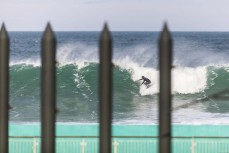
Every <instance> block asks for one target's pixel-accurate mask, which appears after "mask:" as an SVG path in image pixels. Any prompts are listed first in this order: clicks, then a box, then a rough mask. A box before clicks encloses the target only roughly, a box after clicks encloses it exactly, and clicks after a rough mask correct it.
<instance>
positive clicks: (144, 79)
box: [139, 76, 151, 88]
mask: <svg viewBox="0 0 229 153" xmlns="http://www.w3.org/2000/svg"><path fill="white" fill-rule="evenodd" d="M139 80H143V82H142V84H143V83H144V84H145V85H146V87H147V88H149V84H150V83H151V81H150V80H149V79H148V78H146V77H144V76H142V78H141V79H139Z"/></svg>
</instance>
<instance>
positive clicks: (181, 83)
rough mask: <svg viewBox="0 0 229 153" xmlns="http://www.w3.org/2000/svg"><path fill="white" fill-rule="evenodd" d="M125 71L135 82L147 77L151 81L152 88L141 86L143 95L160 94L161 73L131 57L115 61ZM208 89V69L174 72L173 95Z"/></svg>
mask: <svg viewBox="0 0 229 153" xmlns="http://www.w3.org/2000/svg"><path fill="white" fill-rule="evenodd" d="M115 64H116V65H119V66H120V67H121V68H123V69H127V70H129V71H130V73H131V77H132V80H133V81H137V80H139V79H140V78H141V77H142V76H145V77H147V78H149V79H150V80H151V85H152V86H151V87H150V88H146V86H145V85H141V86H140V90H139V93H140V94H141V95H152V94H155V93H158V92H159V71H158V70H157V69H155V68H149V67H143V66H141V65H139V64H138V63H135V62H133V61H132V60H131V59H130V58H129V57H125V58H123V59H120V60H116V61H115ZM206 87H207V68H206V67H204V66H203V67H196V68H191V67H176V68H174V69H173V70H172V92H173V93H182V94H188V93H197V92H200V91H202V90H204V89H205V88H206Z"/></svg>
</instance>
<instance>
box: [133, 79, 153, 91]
mask: <svg viewBox="0 0 229 153" xmlns="http://www.w3.org/2000/svg"><path fill="white" fill-rule="evenodd" d="M135 82H136V83H137V85H138V86H139V87H140V86H141V85H144V84H142V81H141V80H137V81H135ZM144 86H145V87H146V89H148V88H150V87H151V86H152V84H148V85H147V86H148V87H147V86H146V85H144Z"/></svg>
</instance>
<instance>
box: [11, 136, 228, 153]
mask: <svg viewBox="0 0 229 153" xmlns="http://www.w3.org/2000/svg"><path fill="white" fill-rule="evenodd" d="M216 140H217V141H216ZM111 142H112V143H111V152H112V153H157V152H158V149H159V148H158V145H159V141H158V138H157V137H151V138H144V137H142V138H135V137H132V138H129V137H128V138H123V137H122V138H119V137H115V138H113V139H112V141H111ZM40 146H41V140H40V137H27V138H22V137H17V138H16V137H14V138H10V141H9V147H10V148H9V151H10V153H39V152H40ZM171 146H172V149H171V150H172V152H175V153H217V152H222V153H226V152H228V150H229V139H228V138H220V139H219V137H218V138H216V137H204V138H203V137H174V138H172V143H171ZM55 150H56V152H57V153H98V152H99V138H98V137H97V138H92V137H91V138H90V137H88V138H87V137H85V138H79V137H57V138H56V148H55Z"/></svg>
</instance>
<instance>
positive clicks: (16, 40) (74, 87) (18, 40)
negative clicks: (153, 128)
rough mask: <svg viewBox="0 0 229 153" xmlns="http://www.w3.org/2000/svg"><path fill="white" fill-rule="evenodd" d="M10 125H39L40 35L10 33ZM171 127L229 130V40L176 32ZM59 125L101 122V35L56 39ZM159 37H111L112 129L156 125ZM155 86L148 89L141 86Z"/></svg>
mask: <svg viewBox="0 0 229 153" xmlns="http://www.w3.org/2000/svg"><path fill="white" fill-rule="evenodd" d="M9 35H10V38H11V39H10V42H11V47H10V48H11V53H10V103H11V105H12V107H13V109H12V110H11V113H10V119H11V121H14V122H16V121H17V122H37V121H39V120H40V113H39V111H40V78H39V77H40V43H41V42H40V40H41V37H42V33H40V32H11V33H10V34H9ZM172 36H173V51H174V52H173V65H174V66H175V68H173V70H172V82H173V83H172V93H173V107H177V106H180V105H184V104H187V103H190V102H193V101H195V102H194V105H192V106H189V107H187V108H181V109H179V110H176V111H174V112H173V122H174V123H183V124H205V123H206V124H208V123H209V124H224V123H226V120H227V117H229V113H228V112H229V106H228V104H227V103H228V102H227V101H228V99H227V98H228V94H226V93H223V94H222V95H221V96H219V97H218V98H213V97H211V95H212V94H215V93H219V92H220V91H223V90H225V89H227V88H229V62H228V59H229V54H228V52H229V43H228V42H229V33H224V32H218V33H213V32H211V33H209V32H173V33H172ZM56 37H57V42H58V45H57V61H58V66H57V105H58V106H57V107H58V109H59V113H58V116H57V118H58V122H76V123H95V122H97V121H98V42H99V37H100V33H99V32H57V33H56ZM158 37H159V33H158V32H113V33H112V38H113V63H114V64H115V67H114V70H113V75H114V76H113V78H114V79H113V86H114V87H113V88H114V90H113V91H114V93H113V107H114V111H113V121H114V122H115V123H143V124H149V123H155V124H157V120H158V114H157V112H158V108H157V107H158V86H159V84H158V49H157V48H158V46H157V42H158ZM142 75H144V76H146V77H148V78H149V79H150V80H151V81H152V84H151V85H152V86H151V87H150V88H149V89H147V88H146V86H144V85H141V86H140V84H141V82H139V81H137V80H138V79H140V78H141V76H142Z"/></svg>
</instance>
